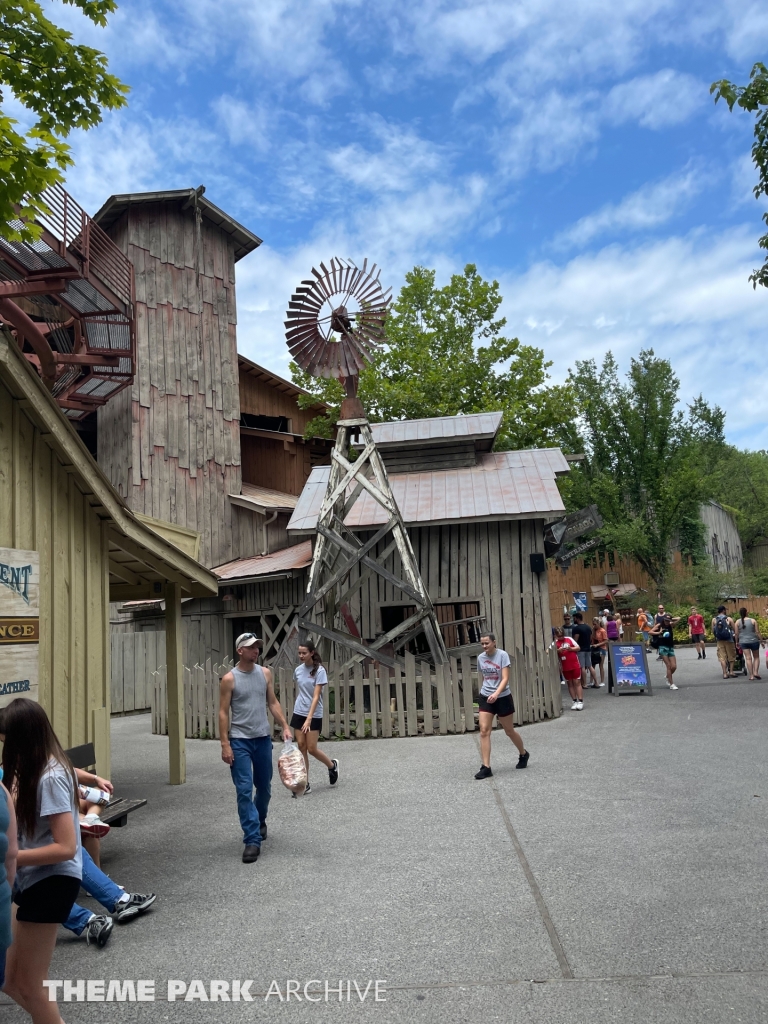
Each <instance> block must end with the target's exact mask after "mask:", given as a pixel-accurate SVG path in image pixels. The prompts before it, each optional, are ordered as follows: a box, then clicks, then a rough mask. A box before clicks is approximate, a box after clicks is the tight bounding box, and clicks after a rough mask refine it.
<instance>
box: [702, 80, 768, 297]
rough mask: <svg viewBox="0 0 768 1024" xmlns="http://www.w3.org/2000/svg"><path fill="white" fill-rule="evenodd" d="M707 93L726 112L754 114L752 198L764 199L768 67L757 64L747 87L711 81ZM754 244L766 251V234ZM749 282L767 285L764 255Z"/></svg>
mask: <svg viewBox="0 0 768 1024" xmlns="http://www.w3.org/2000/svg"><path fill="white" fill-rule="evenodd" d="M709 91H710V93H714V96H715V103H717V101H718V100H720V99H723V100H725V102H726V103H727V104H728V109H729V110H733V108H734V106H739V107H741V108H742V110H746V111H747V112H748V113H750V114H757V117H756V119H755V133H754V134H755V141H754V142H753V143H752V160H753V161H754V164H755V166H756V167H757V171H758V181H757V184H756V185H755V187H754V188H753V189H752V191H753V192H754V194H755V198H756V199H759V198H760V196H768V68H766V66H765V64H762V63H760V62H759V61H758V63H757V64H755V66H754V67H753V68H752V71H751V72H750V75H749V84H748V85H735V84H734V83H733V82H729V81H728V79H726V78H723V79H722V80H721V81H719V82H713V83H712V85H711V86H710V90H709ZM763 220H764V221H765V223H766V224H768V213H764V214H763ZM758 245H759V246H760V248H761V249H768V233H766V234H764V235H762V236H761V238H760V239H759V241H758ZM749 280H750V281H751V282H752V286H753V287H754V288H756V287H757V286H758V285H759V284H760V285H763V287H766V286H768V256H766V257H765V260H764V261H763V265H762V267H759V268H758V269H757V270H755V271H753V273H752V274H751V275H750V278H749Z"/></svg>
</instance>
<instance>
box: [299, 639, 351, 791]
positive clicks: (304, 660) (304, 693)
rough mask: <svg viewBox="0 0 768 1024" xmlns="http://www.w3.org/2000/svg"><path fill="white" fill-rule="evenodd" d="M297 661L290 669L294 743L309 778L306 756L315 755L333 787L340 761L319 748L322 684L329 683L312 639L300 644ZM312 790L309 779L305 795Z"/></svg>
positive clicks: (321, 719) (321, 720) (336, 780)
mask: <svg viewBox="0 0 768 1024" xmlns="http://www.w3.org/2000/svg"><path fill="white" fill-rule="evenodd" d="M299 661H300V662H301V664H300V665H298V666H297V667H296V668H295V669H294V670H293V678H294V679H295V681H296V701H295V703H294V705H293V715H292V716H291V722H290V725H291V728H292V729H295V730H296V742H297V743H298V745H299V750H300V751H301V752H302V754H303V755H304V763H305V764H306V766H307V779H309V755H310V754H311V755H312V757H314V758H317V760H318V761H320V762H321V764H324V765H325V767H326V768H327V769H328V781H329V782H330V784H331V785H332V786H335V785H336V783H337V782H338V781H339V762H338V761H337V760H336V758H333V759H331V758H330V757H328V755H327V754H324V753H323V751H322V750H319V749H318V746H317V741H318V739H319V738H320V728H321V726H322V724H323V687H324V686H327V684H328V675H327V673H326V671H325V669H324V668H323V663H322V662H321V661H320V655H319V654H318V653H317V649H316V648H315V645H314V644H313V643H312V641H311V640H307V641H306V642H305V643H303V644H299ZM309 792H311V789H310V785H309V782H307V788H306V789H305V790H304V795H305V796H306V795H307V793H309Z"/></svg>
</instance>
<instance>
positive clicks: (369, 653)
mask: <svg viewBox="0 0 768 1024" xmlns="http://www.w3.org/2000/svg"><path fill="white" fill-rule="evenodd" d="M299 629H306V631H307V632H308V633H319V634H320V636H324V637H325V638H326V639H327V640H333V641H335V642H336V643H343V644H344V645H345V646H346V647H349V648H350V649H351V650H353V651H354V652H355V653H356V654H361V655H362V656H363V657H364V658H373V660H374V661H380V662H381V663H382V665H389V666H390V668H394V666H395V665H396V664H397V662H396V661H395V659H394V658H390V657H389V655H388V654H382V653H381V652H380V651H376V650H374V648H373V647H368V645H367V644H361V643H360V641H359V639H358V638H356V637H353V636H351V635H350V634H349V633H344V632H343V631H342V630H340V629H326V628H325V626H318V624H317V623H316V622H306V621H305V620H304V619H299Z"/></svg>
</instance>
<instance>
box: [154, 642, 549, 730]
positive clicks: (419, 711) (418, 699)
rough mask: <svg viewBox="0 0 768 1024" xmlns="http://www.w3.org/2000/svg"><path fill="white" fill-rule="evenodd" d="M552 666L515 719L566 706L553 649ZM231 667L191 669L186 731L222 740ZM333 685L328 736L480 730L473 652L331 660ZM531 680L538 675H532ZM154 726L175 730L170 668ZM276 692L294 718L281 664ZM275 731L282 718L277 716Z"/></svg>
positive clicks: (326, 712) (326, 708) (158, 692)
mask: <svg viewBox="0 0 768 1024" xmlns="http://www.w3.org/2000/svg"><path fill="white" fill-rule="evenodd" d="M545 658H546V662H547V664H546V666H540V668H545V671H541V672H540V675H539V676H538V679H539V682H538V683H537V685H535V686H533V687H529V688H528V692H527V693H526V694H525V695H524V698H523V705H522V706H521V704H520V703H518V700H519V698H518V697H517V696H516V697H515V709H516V710H515V722H516V723H518V724H521V723H522V722H532V721H538V720H541V719H543V718H548V717H551V713H550V709H551V708H552V707H553V706H554V707H556V708H557V709H558V713H559V708H560V680H559V674H558V670H557V663H556V660H555V656H554V654H553V653H552V652H547V653H546V655H545ZM229 668H231V665H229V664H227V665H225V666H211V663H210V661H208V662H206V665H205V666H204V667H203V666H200V665H196V666H195V667H194V669H192V670H189V669H186V668H185V669H184V708H185V726H186V736H187V737H188V738H190V739H194V738H202V739H206V738H214V737H215V738H217V739H218V738H219V724H218V692H219V676H220V675H221V674H223V673H224V672H226V671H228V669H229ZM327 670H328V685H327V686H326V688H325V690H324V693H323V726H322V729H321V732H320V735H321V736H324V737H325V738H326V739H328V738H332V737H337V738H343V739H364V738H365V737H387V738H388V737H392V736H418V735H425V736H431V735H442V736H444V735H446V734H447V733H461V732H472V731H473V730H474V729H475V728H477V723H476V715H477V709H476V706H475V701H476V693H477V690H478V678H477V670H476V669H473V668H472V661H471V658H470V656H469V655H464V656H463V657H462V658H461V659H456V658H451V659H450V662H449V664H448V665H445V666H440V665H438V666H434V665H429V664H428V663H427V662H422V661H417V660H416V659H415V658H414V657H413V656H412V655H410V654H406V656H405V668H404V669H399V668H394V669H391V668H388V667H387V666H384V665H380V664H378V663H377V664H375V665H372V664H368V665H366V666H364V665H360V664H358V665H355V666H353V667H351V668H349V669H346V670H344V671H341V670H339V669H337V668H336V667H335V666H334V665H329V666H327ZM530 678H537V677H536V675H535V673H532V675H531V677H530ZM152 693H153V702H152V731H153V732H154V733H160V734H165V733H167V731H168V730H167V723H166V713H167V712H166V708H167V698H166V688H165V669H164V668H163V669H162V670H160V671H159V672H156V673H154V674H153V684H152ZM275 693H276V695H277V697H278V700H279V701H280V706H281V707H282V709H283V713H284V715H285V717H286V719H290V717H291V714H292V711H293V705H294V699H295V683H294V679H293V674H292V672H290V671H289V670H287V669H285V668H280V669H278V672H277V678H276V680H275ZM269 717H270V721H271V722H272V725H273V729H274V722H273V721H272V716H271V715H270V716H269Z"/></svg>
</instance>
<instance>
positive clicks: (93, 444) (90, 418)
mask: <svg viewBox="0 0 768 1024" xmlns="http://www.w3.org/2000/svg"><path fill="white" fill-rule="evenodd" d="M73 425H74V428H75V430H76V431H77V432H78V434H79V435H80V440H81V441H82V442H83V444H84V445H85V447H86V448H87V449H88V451H89V452H90V453H91V455H92V456H93V457H94V459H95V458H97V457H98V444H97V441H98V431H97V426H96V413H95V412H91V413H89V414H88V415H87V416H83V418H82V419H79V420H75V421H74V424H73Z"/></svg>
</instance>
